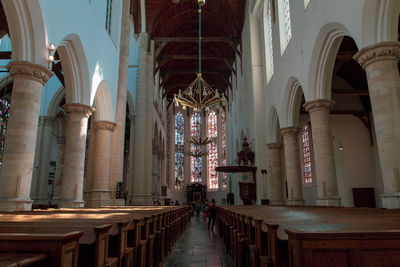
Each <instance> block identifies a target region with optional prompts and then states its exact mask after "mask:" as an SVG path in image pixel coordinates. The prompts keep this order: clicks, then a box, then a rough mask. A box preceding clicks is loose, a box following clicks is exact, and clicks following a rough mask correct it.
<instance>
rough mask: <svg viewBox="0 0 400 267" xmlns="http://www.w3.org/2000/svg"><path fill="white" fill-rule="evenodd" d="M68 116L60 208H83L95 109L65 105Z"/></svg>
mask: <svg viewBox="0 0 400 267" xmlns="http://www.w3.org/2000/svg"><path fill="white" fill-rule="evenodd" d="M63 107H64V109H65V111H66V112H67V114H68V119H67V128H66V134H65V139H66V140H65V155H64V176H63V183H62V195H61V202H60V207H65V208H79V207H83V204H84V201H83V199H82V194H83V174H84V168H85V150H86V133H87V123H88V118H89V116H90V115H91V114H92V113H93V112H94V108H92V107H91V106H87V105H83V104H78V103H74V104H65V105H64V106H63Z"/></svg>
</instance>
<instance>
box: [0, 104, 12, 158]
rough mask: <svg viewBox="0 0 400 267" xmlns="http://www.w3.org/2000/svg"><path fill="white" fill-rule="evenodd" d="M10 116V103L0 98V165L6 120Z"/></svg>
mask: <svg viewBox="0 0 400 267" xmlns="http://www.w3.org/2000/svg"><path fill="white" fill-rule="evenodd" d="M9 116H10V103H9V102H8V101H7V100H6V99H4V98H3V99H0V166H1V163H2V162H3V153H4V141H5V136H6V131H7V122H8V118H9Z"/></svg>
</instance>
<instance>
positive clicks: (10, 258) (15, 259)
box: [0, 253, 47, 267]
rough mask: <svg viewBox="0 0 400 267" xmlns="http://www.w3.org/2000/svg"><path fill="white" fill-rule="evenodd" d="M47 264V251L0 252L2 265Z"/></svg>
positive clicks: (9, 266) (0, 263)
mask: <svg viewBox="0 0 400 267" xmlns="http://www.w3.org/2000/svg"><path fill="white" fill-rule="evenodd" d="M46 264H47V254H46V253H0V267H25V266H29V267H41V266H45V265H46Z"/></svg>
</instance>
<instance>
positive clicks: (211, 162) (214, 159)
mask: <svg viewBox="0 0 400 267" xmlns="http://www.w3.org/2000/svg"><path fill="white" fill-rule="evenodd" d="M217 122H218V120H217V113H216V112H215V110H212V111H210V113H208V131H207V133H208V138H213V139H214V141H213V142H212V143H210V144H209V145H208V189H218V175H217V172H216V171H215V167H217V165H218V145H217V137H218V126H217Z"/></svg>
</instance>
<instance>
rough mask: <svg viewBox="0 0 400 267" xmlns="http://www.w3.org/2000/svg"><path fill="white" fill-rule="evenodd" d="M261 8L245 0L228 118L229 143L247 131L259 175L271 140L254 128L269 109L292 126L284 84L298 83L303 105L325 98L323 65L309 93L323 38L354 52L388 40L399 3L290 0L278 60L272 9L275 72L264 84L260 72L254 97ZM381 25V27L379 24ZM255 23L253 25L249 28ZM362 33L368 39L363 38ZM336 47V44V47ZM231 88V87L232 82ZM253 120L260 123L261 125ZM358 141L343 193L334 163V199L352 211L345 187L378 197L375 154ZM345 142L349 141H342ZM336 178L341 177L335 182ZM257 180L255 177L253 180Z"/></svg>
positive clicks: (309, 190)
mask: <svg viewBox="0 0 400 267" xmlns="http://www.w3.org/2000/svg"><path fill="white" fill-rule="evenodd" d="M266 2H267V0H250V1H248V4H247V8H246V12H245V24H244V28H243V32H242V42H243V57H242V58H243V74H242V73H241V72H239V71H238V77H237V91H236V90H233V95H232V97H231V99H232V104H231V113H230V119H231V121H232V125H231V127H232V129H231V133H232V141H233V142H235V140H240V137H241V136H240V132H241V131H244V132H246V130H249V133H250V139H251V138H255V143H256V146H257V149H256V158H257V161H256V162H257V167H259V168H258V169H259V170H260V169H261V168H260V167H261V166H264V165H265V164H266V161H267V155H265V154H264V150H266V149H264V148H265V147H264V145H265V143H264V142H265V140H270V139H269V138H271V137H269V136H267V135H268V132H269V130H268V127H271V125H269V124H266V123H265V126H264V127H259V125H260V126H261V125H263V124H264V121H263V120H264V118H269V117H270V116H271V114H270V113H271V112H272V111H273V108H271V107H273V106H274V107H276V110H277V113H278V117H279V123H280V127H282V128H283V127H288V126H296V125H293V118H292V117H291V114H288V110H289V107H288V104H287V103H288V98H289V94H290V92H289V91H290V90H289V89H290V88H289V87H290V86H291V83H290V82H289V81H299V85H300V86H301V87H302V89H303V91H304V95H305V98H306V101H309V100H313V99H316V98H318V97H321V96H322V97H327V98H330V84H331V80H330V77H329V73H330V70H329V69H330V68H329V66H328V65H326V66H327V74H328V75H327V76H328V77H326V80H325V81H323V82H322V83H320V85H321V86H319V87H318V88H316V87H315V84H318V83H316V80H315V76H316V75H317V74H316V72H315V66H316V64H317V62H318V57H319V56H320V53H321V47H323V46H324V45H325V46H326V44H327V43H326V38H327V36H328V35H329V34H330V33H332V32H334V31H336V32H337V33H338V38H340V36H343V35H348V36H350V37H351V38H353V39H354V40H355V43H356V45H357V46H358V47H359V48H361V47H363V46H365V45H369V44H371V43H374V42H376V41H381V40H390V38H391V35H390V33H391V32H393V27H391V28H390V27H389V26H390V25H389V24H393V23H391V22H393V21H395V19H398V13H399V10H400V2H398V1H392V0H376V1H375V0H353V1H347V0H335V1H332V0H311V1H310V3H309V5H308V7H307V8H306V9H305V8H304V2H303V1H294V0H291V1H290V8H291V24H292V38H291V40H290V41H289V43H288V46H287V47H286V49H285V51H284V52H283V54H281V50H280V47H281V46H280V33H279V14H278V9H277V8H278V7H277V5H276V6H275V14H276V21H275V23H273V25H272V28H273V29H272V36H273V55H274V68H275V72H274V74H273V76H272V78H271V80H270V81H269V83H267V79H266V69H265V68H264V77H265V79H263V81H264V84H263V93H260V92H259V91H258V88H257V86H255V85H257V83H259V82H260V80H261V78H260V77H257V75H255V72H254V67H255V65H258V64H257V63H256V62H262V61H263V57H264V56H265V55H264V52H263V51H259V49H258V47H257V46H258V44H259V43H260V42H258V43H257V44H254V42H256V41H257V40H258V39H259V40H261V43H262V44H263V49H265V44H264V38H263V33H262V32H261V33H258V34H260V35H262V36H258V38H254V37H255V34H256V33H257V28H258V27H262V25H263V24H264V23H263V19H264V17H263V16H260V13H262V12H261V10H262V9H263V5H264V3H266ZM365 7H368V8H365ZM374 7H375V8H374ZM379 12H380V13H379ZM389 15H391V16H392V17H393V16H394V18H393V19H392V18H385V16H389ZM386 20H387V23H386V22H385V21H386ZM257 21H258V25H255V23H256V22H257ZM385 23H386V25H389V26H387V27H389V28H390V30H386V29H378V28H379V27H378V26H379V25H381V24H382V25H384V24H385ZM368 31H371V32H373V33H372V34H368V33H367V32H368ZM388 32H389V33H388ZM379 34H380V35H379ZM385 34H386V35H385ZM392 35H393V34H392ZM256 37H257V36H256ZM261 37H262V38H261ZM337 40H340V39H337ZM336 43H338V41H337V42H336ZM336 43H333V46H332V47H331V48H332V50H331V51H330V54H329V51H325V52H327V54H328V59H329V56H330V57H331V58H334V56H335V49H337V47H335V45H336ZM238 62H240V61H238ZM327 62H328V63H331V64H333V63H332V61H329V60H327ZM263 65H264V67H265V62H263ZM326 66H325V67H326ZM313 68H314V69H313ZM318 75H319V77H322V73H319V74H318ZM234 81H235V79H234ZM233 84H234V85H235V82H234V83H233ZM322 84H323V85H322ZM325 84H328V86H325ZM234 88H235V86H234ZM341 88H345V87H341ZM259 96H262V97H263V98H264V100H263V101H260V100H259V99H258V97H259ZM346 104H353V105H355V106H356V107H357V106H358V103H354V102H353V103H346ZM249 107H251V108H249ZM353 107H354V106H353ZM252 108H253V109H252ZM258 114H261V115H258ZM257 118H260V119H261V120H260V119H257ZM335 123H336V124H335V125H333V126H332V127H334V128H335V127H336V128H338V129H337V130H338V131H344V130H343V129H345V128H346V127H347V126H346V125H347V124H349V123H350V122H349V121H340V122H337V121H335ZM350 124H351V125H349V127H350V126H351V127H353V128H354V127H356V126H357V125H358V124H356V123H354V121H353V122H352V123H350ZM358 126H360V125H358ZM360 127H361V128H355V129H352V131H353V132H352V134H354V132H355V133H360V134H365V132H366V131H365V130H364V129H363V128H362V127H364V126H362V125H361V126H360ZM344 132H347V131H344ZM344 132H343V134H344ZM352 134H349V135H348V136H347V137H346V138H351V136H352ZM367 135H368V133H367ZM367 137H368V136H367ZM368 139H369V137H368ZM362 140H364V139H359V140H357V142H350V143H351V146H354V148H352V149H354V150H353V152H352V153H353V155H352V156H354V155H355V154H356V153H363V154H367V156H365V158H362V159H361V158H359V157H355V158H357V160H358V161H357V162H353V161H354V160H355V159H354V158H351V157H349V156H348V157H346V163H345V164H344V167H345V169H346V171H348V172H349V173H351V175H352V178H351V179H350V180H349V182H348V184H347V185H346V188H345V189H344V188H343V178H342V177H343V174H341V173H342V170H341V169H340V164H338V163H337V168H338V170H337V173H338V180H339V184H340V186H339V187H340V189H339V190H340V194H341V195H343V197H344V199H343V204H345V205H352V197H351V198H350V195H349V190H351V189H350V188H351V187H356V186H358V187H361V186H375V185H377V187H378V191H379V177H380V173H379V170H376V169H377V168H375V167H374V166H376V165H377V164H378V163H377V162H378V160H377V159H378V158H377V156H376V155H375V153H376V152H375V151H374V150H372V152H371V151H369V150H370V148H369V145H368V142H367V143H365V142H363V141H362ZM364 141H365V140H364ZM240 142H241V141H240ZM347 142H349V141H348V140H347ZM229 149H234V150H235V151H234V153H236V152H237V150H238V148H237V147H235V148H233V147H232V146H231V147H230V148H228V150H229ZM349 149H350V148H349ZM349 149H346V150H349ZM239 150H240V149H239ZM366 150H367V151H366ZM367 152H368V153H367ZM234 153H233V154H234ZM345 153H346V152H345ZM371 155H372V156H371ZM374 155H375V156H374ZM260 156H261V158H262V159H261V161H260V160H259V158H260ZM336 157H337V155H336ZM347 161H349V162H347ZM337 162H340V160H337ZM362 164H366V165H367V166H368V167H367V168H364V171H362V172H358V173H356V172H355V170H356V167H355V166H357V168H359V167H360V166H361V165H362ZM378 169H379V168H378ZM339 176H341V177H340V178H339ZM233 177H235V178H234V179H233V180H235V179H239V176H238V175H233ZM236 177H237V178H236ZM258 177H260V176H259V175H258ZM233 190H234V191H235V192H236V191H237V185H236V184H234V186H233ZM303 190H304V191H303V195H304V197H305V200H306V204H311V203H315V198H316V189H315V187H313V186H311V187H309V186H307V187H303ZM266 191H268V189H266ZM258 197H259V196H258ZM235 198H236V200H237V199H238V194H235ZM350 200H351V201H350ZM377 200H378V199H377Z"/></svg>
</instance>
